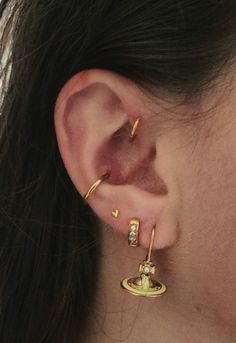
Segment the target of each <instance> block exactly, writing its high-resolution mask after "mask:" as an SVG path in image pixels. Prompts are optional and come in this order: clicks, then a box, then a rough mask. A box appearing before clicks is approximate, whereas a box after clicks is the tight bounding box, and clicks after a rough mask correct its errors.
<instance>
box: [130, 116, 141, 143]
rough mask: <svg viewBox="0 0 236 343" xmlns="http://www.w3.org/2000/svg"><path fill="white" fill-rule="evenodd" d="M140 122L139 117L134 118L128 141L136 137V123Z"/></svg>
mask: <svg viewBox="0 0 236 343" xmlns="http://www.w3.org/2000/svg"><path fill="white" fill-rule="evenodd" d="M139 122H140V118H138V119H136V121H135V123H134V125H133V127H132V130H131V133H130V136H129V141H130V142H133V141H134V139H135V137H136V130H137V127H138V124H139Z"/></svg>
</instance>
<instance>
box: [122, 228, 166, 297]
mask: <svg viewBox="0 0 236 343" xmlns="http://www.w3.org/2000/svg"><path fill="white" fill-rule="evenodd" d="M154 236H155V227H154V228H153V229H152V234H151V239H150V244H149V249H148V253H147V256H146V258H145V260H144V261H143V262H142V263H140V264H139V272H140V276H138V277H131V278H125V279H124V280H122V281H121V287H122V288H124V289H126V290H127V291H128V292H129V293H130V294H133V295H137V296H142V297H159V296H161V295H162V294H163V293H165V292H166V290H167V287H166V286H165V285H164V284H163V283H161V282H159V281H156V280H154V279H152V278H151V274H154V273H155V269H156V268H155V265H154V264H153V263H152V261H151V252H152V246H153V241H154Z"/></svg>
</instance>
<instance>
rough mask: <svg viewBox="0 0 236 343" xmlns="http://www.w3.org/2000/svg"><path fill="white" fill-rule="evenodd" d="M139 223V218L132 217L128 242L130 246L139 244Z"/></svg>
mask: <svg viewBox="0 0 236 343" xmlns="http://www.w3.org/2000/svg"><path fill="white" fill-rule="evenodd" d="M139 225H140V221H139V220H138V219H131V220H130V222H129V232H128V244H129V246H130V247H135V248H136V247H137V246H139Z"/></svg>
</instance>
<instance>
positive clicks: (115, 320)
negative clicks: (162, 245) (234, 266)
mask: <svg viewBox="0 0 236 343" xmlns="http://www.w3.org/2000/svg"><path fill="white" fill-rule="evenodd" d="M104 231H105V230H104ZM103 246H104V251H103V256H102V266H101V274H100V282H99V287H98V289H97V297H96V299H97V300H96V302H95V304H94V309H93V311H92V313H91V317H90V320H89V325H88V328H87V329H86V335H85V336H86V337H85V341H86V342H87V343H90V342H91V343H96V342H103V343H110V342H114V341H122V342H129V343H132V342H135V343H141V342H142V343H143V342H147V341H148V342H149V341H153V342H156V343H162V342H168V343H185V342H186V343H195V342H196V343H199V342H204V343H213V342H214V343H218V342H219V343H231V342H232V343H233V342H235V337H234V338H232V339H231V338H230V337H229V333H226V332H224V330H223V329H222V328H221V327H220V325H219V323H218V321H217V319H216V318H215V317H214V315H212V312H211V311H210V310H209V308H208V307H207V306H204V303H203V302H202V301H200V302H198V301H197V300H196V301H194V293H193V292H191V289H192V288H191V287H190V284H188V283H186V282H185V281H186V280H184V281H183V280H182V282H181V279H180V280H178V277H179V275H174V276H173V274H174V273H173V271H174V270H175V269H174V268H170V266H169V268H166V265H165V269H166V270H165V273H164V271H162V272H161V273H159V274H158V271H160V268H161V266H162V265H163V264H164V263H165V262H164V260H166V259H167V258H168V259H169V260H172V259H171V258H170V255H171V252H170V251H162V252H158V254H156V253H154V254H153V256H152V261H153V262H154V264H155V265H156V266H157V268H156V269H157V273H156V275H155V277H156V278H157V279H159V278H160V280H159V281H162V282H164V283H166V284H167V287H168V291H167V293H165V294H164V295H163V296H161V297H158V298H143V297H136V296H133V295H131V294H129V293H128V292H127V291H126V290H124V289H122V288H121V287H120V281H121V280H122V279H123V278H124V277H127V276H135V275H138V265H139V262H141V261H143V259H144V258H145V256H146V250H144V249H142V248H136V249H135V248H130V247H128V246H127V243H126V241H125V240H124V239H123V238H120V237H118V236H117V235H115V234H112V232H111V231H109V230H106V231H105V233H104V242H103ZM173 255H174V254H173ZM167 256H168V257H167ZM165 264H166V263H165ZM168 269H169V271H168ZM198 288H199V289H200V285H195V287H194V292H196V289H198ZM200 293H201V291H199V294H200ZM148 337H150V338H149V339H148Z"/></svg>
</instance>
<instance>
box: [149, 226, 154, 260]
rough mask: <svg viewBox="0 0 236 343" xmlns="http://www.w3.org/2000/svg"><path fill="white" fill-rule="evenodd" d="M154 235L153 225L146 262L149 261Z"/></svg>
mask: <svg viewBox="0 0 236 343" xmlns="http://www.w3.org/2000/svg"><path fill="white" fill-rule="evenodd" d="M154 237H155V226H154V228H153V229H152V233H151V239H150V244H149V248H148V255H147V261H148V262H150V260H151V253H152V247H153V242H154Z"/></svg>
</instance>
